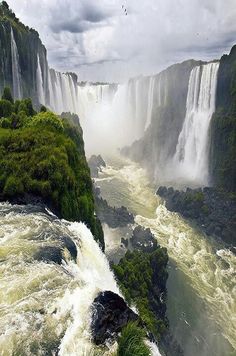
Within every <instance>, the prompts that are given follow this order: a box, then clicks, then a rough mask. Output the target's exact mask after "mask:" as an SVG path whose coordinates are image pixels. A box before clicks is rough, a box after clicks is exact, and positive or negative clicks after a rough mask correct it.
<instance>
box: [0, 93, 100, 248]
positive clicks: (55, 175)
mask: <svg viewBox="0 0 236 356" xmlns="http://www.w3.org/2000/svg"><path fill="white" fill-rule="evenodd" d="M0 113H2V114H1V116H3V117H1V118H0V201H7V200H8V201H10V202H13V203H17V204H34V203H35V204H37V205H38V204H39V205H42V204H45V205H47V206H48V207H49V208H50V209H51V210H52V211H53V212H55V213H56V215H57V216H58V217H62V218H65V219H67V220H70V221H83V222H85V223H86V224H87V225H88V227H89V228H90V229H91V231H92V233H93V235H94V236H95V238H96V239H97V240H98V241H99V242H100V244H101V246H102V247H103V248H104V241H103V231H102V227H101V224H100V221H99V220H98V219H97V218H96V216H95V206H94V198H93V190H92V181H91V178H90V171H89V168H88V164H87V161H86V157H85V152H84V142H83V136H82V129H81V127H80V125H79V119H78V117H75V116H74V115H71V114H65V113H64V114H63V118H61V117H59V116H57V115H55V114H54V113H52V112H40V113H37V112H36V111H35V110H34V109H33V106H32V103H31V100H30V99H25V100H22V101H19V100H17V101H15V102H14V101H13V99H12V98H11V94H10V92H9V91H8V90H5V91H4V95H3V98H2V100H0Z"/></svg>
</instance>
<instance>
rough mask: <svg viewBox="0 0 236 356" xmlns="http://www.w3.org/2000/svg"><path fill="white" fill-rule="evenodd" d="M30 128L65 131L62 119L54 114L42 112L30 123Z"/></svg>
mask: <svg viewBox="0 0 236 356" xmlns="http://www.w3.org/2000/svg"><path fill="white" fill-rule="evenodd" d="M29 126H35V127H39V126H43V127H45V126H50V127H51V128H53V129H55V130H57V131H59V132H62V131H63V124H62V120H61V118H59V117H58V116H57V115H56V114H54V113H53V112H50V111H47V112H40V113H38V114H37V115H36V116H34V117H33V119H32V120H31V121H30V123H29Z"/></svg>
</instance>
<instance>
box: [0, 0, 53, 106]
mask: <svg viewBox="0 0 236 356" xmlns="http://www.w3.org/2000/svg"><path fill="white" fill-rule="evenodd" d="M14 46H15V48H14ZM46 55H47V54H46V49H45V47H44V46H43V45H42V42H41V40H40V38H39V35H38V33H37V32H36V31H35V30H33V29H29V28H28V27H27V26H24V25H23V24H22V23H20V22H19V20H18V19H17V18H16V17H15V15H14V13H12V11H11V10H10V9H9V8H8V7H7V5H6V4H4V3H1V5H0V93H1V92H2V90H3V88H4V87H5V86H10V88H11V90H12V92H13V93H14V96H15V97H16V96H18V95H16V90H15V83H14V81H16V80H19V83H18V85H19V86H20V93H21V95H20V96H22V97H31V98H32V99H33V101H34V102H35V103H38V93H37V61H38V57H39V60H40V63H41V67H42V77H43V81H44V86H45V88H47V87H48V64H47V59H46ZM14 77H15V78H14ZM16 77H18V79H16Z"/></svg>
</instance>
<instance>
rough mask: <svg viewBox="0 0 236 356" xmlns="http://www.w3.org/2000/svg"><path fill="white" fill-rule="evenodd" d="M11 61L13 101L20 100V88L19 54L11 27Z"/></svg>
mask: <svg viewBox="0 0 236 356" xmlns="http://www.w3.org/2000/svg"><path fill="white" fill-rule="evenodd" d="M11 60H12V82H13V96H14V98H15V99H21V98H22V86H21V73H20V66H19V54H18V50H17V46H16V42H15V38H14V33H13V30H12V27H11Z"/></svg>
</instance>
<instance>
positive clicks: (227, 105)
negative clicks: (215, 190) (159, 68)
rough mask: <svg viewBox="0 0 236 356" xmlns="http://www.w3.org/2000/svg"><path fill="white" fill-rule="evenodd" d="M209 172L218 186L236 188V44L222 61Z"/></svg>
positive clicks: (228, 188)
mask: <svg viewBox="0 0 236 356" xmlns="http://www.w3.org/2000/svg"><path fill="white" fill-rule="evenodd" d="M210 171H211V178H212V183H213V184H214V185H215V186H217V187H221V188H224V189H226V190H228V191H236V180H235V176H236V46H234V47H233V48H232V50H231V52H230V54H229V55H228V56H227V55H224V56H223V57H222V58H221V60H220V67H219V73H218V85H217V95H216V112H215V114H214V115H213V118H212V121H211V128H210Z"/></svg>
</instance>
